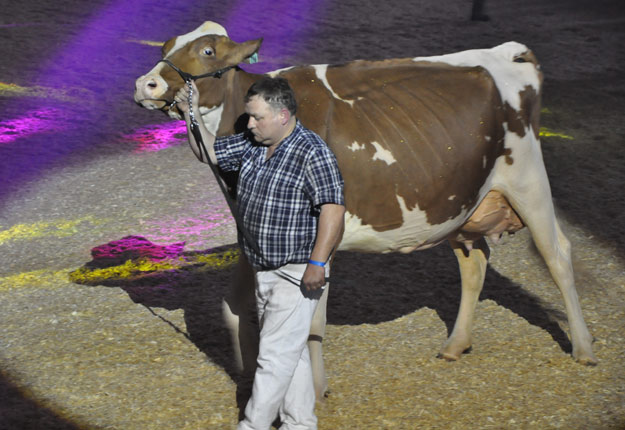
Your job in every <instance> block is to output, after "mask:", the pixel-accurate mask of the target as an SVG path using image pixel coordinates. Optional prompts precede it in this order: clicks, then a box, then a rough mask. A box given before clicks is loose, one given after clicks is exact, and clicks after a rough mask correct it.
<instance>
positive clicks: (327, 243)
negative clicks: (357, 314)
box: [302, 203, 345, 291]
mask: <svg viewBox="0 0 625 430" xmlns="http://www.w3.org/2000/svg"><path fill="white" fill-rule="evenodd" d="M344 219H345V206H343V205H337V204H333V203H326V204H324V205H322V206H321V214H320V215H319V226H318V228H317V238H316V239H315V246H314V247H313V251H312V254H311V255H310V259H311V260H314V261H321V262H325V261H327V260H328V258H329V257H330V253H331V252H332V250H333V249H334V247H335V246H336V245H337V244H338V241H339V239H340V236H341V233H342V230H343V223H344ZM302 283H303V284H304V286H305V287H306V290H308V291H312V290H317V289H319V288H321V287H323V286H324V285H325V283H326V282H325V269H324V268H323V267H320V266H316V265H314V264H310V263H309V264H308V266H307V267H306V271H305V272H304V277H303V278H302Z"/></svg>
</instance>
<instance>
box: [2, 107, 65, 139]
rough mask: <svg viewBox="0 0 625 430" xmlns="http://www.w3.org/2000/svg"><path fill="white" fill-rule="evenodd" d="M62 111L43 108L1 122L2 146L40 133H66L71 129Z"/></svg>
mask: <svg viewBox="0 0 625 430" xmlns="http://www.w3.org/2000/svg"><path fill="white" fill-rule="evenodd" d="M63 116H64V113H63V111H62V110H60V109H55V108H43V109H38V110H31V111H28V112H26V113H25V114H24V115H23V116H22V117H20V118H15V119H10V120H6V121H2V122H0V144H8V143H11V142H14V141H16V140H18V139H23V138H25V137H29V136H32V135H33V134H38V133H50V132H59V131H64V130H67V129H69V128H70V123H69V118H63Z"/></svg>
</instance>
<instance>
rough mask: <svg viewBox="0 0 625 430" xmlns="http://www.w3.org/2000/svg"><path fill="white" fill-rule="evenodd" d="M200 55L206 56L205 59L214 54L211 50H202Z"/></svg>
mask: <svg viewBox="0 0 625 430" xmlns="http://www.w3.org/2000/svg"><path fill="white" fill-rule="evenodd" d="M202 54H204V55H206V56H207V57H211V56H212V55H213V54H214V52H213V50H212V49H211V48H204V49H203V50H202Z"/></svg>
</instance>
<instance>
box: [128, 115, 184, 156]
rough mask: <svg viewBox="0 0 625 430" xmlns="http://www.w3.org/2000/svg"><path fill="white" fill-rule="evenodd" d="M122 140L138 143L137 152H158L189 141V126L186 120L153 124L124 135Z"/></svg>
mask: <svg viewBox="0 0 625 430" xmlns="http://www.w3.org/2000/svg"><path fill="white" fill-rule="evenodd" d="M122 141H125V142H126V141H127V142H132V143H134V144H136V145H137V146H136V148H135V149H134V151H133V152H134V153H135V154H140V153H143V152H157V151H161V150H163V149H167V148H170V147H172V146H176V145H180V144H181V143H184V142H186V141H187V126H186V125H185V122H184V121H174V122H171V123H166V124H153V125H147V126H145V127H142V128H140V129H138V130H136V131H135V132H133V133H131V134H125V135H123V136H122Z"/></svg>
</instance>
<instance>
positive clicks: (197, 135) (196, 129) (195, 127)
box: [187, 80, 330, 287]
mask: <svg viewBox="0 0 625 430" xmlns="http://www.w3.org/2000/svg"><path fill="white" fill-rule="evenodd" d="M187 86H188V88H189V100H188V102H189V120H190V124H189V128H190V129H191V133H192V134H193V137H194V139H195V142H196V143H197V144H198V146H199V148H200V161H202V162H204V161H205V160H206V163H207V164H208V165H209V166H210V168H211V170H212V171H213V175H214V176H215V180H216V181H217V183H218V184H219V188H221V192H222V193H223V195H224V197H225V198H226V202H227V203H228V207H229V208H230V212H231V213H232V216H233V218H234V221H235V223H236V225H237V230H238V231H239V232H240V233H241V234H242V235H243V237H245V240H247V242H248V243H249V244H250V246H251V247H252V249H253V250H254V252H256V254H258V255H259V256H260V257H261V258H262V259H263V261H265V263H266V264H267V265H268V267H273V265H272V264H271V263H270V262H269V261H267V259H266V258H265V255H264V254H263V253H262V252H261V251H260V247H259V246H258V244H257V243H256V240H254V238H253V237H252V235H251V234H250V232H249V231H248V230H247V228H245V226H244V225H243V220H242V219H241V216H240V215H239V210H238V207H237V204H236V202H235V200H234V199H233V198H232V197H231V196H230V191H229V190H228V188H227V186H226V184H225V183H224V181H223V179H222V178H221V175H220V174H219V171H218V170H217V166H215V165H214V164H213V162H212V161H211V159H210V157H209V156H208V151H207V150H206V146H205V145H204V140H203V139H202V133H201V132H200V124H199V123H198V122H197V119H196V118H195V113H194V112H193V101H192V100H193V85H192V84H191V80H189V81H187ZM276 273H277V275H278V276H280V277H281V278H282V279H284V280H286V281H288V282H290V283H292V284H293V285H296V286H298V287H299V286H300V285H301V280H300V279H297V278H296V277H294V276H292V275H289V274H288V273H285V272H284V271H282V270H276ZM329 280H330V279H329V278H326V282H329Z"/></svg>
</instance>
